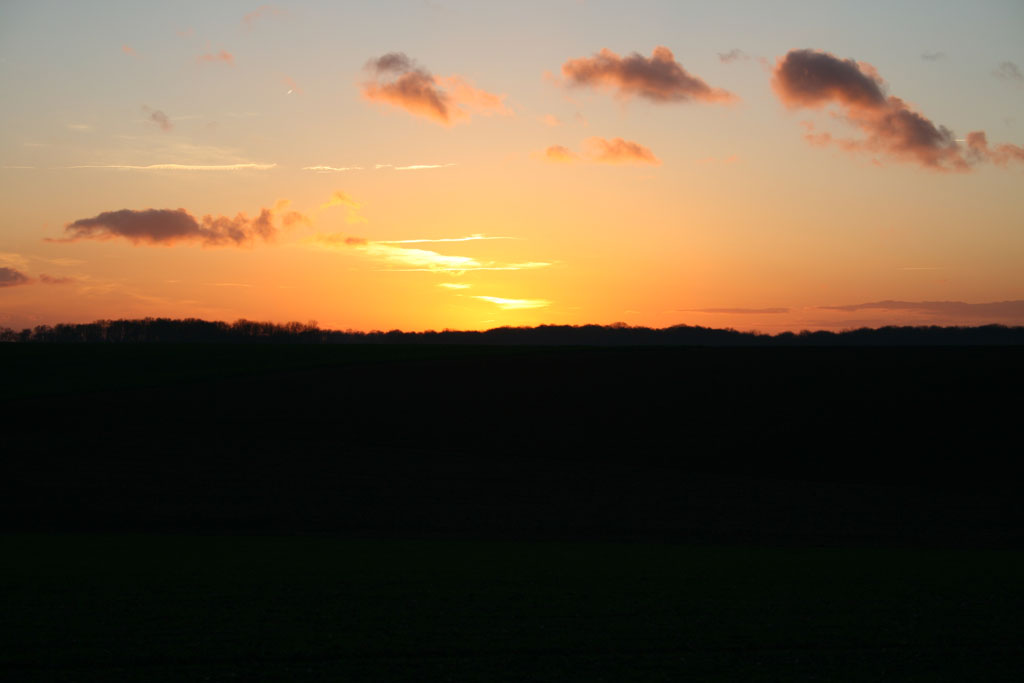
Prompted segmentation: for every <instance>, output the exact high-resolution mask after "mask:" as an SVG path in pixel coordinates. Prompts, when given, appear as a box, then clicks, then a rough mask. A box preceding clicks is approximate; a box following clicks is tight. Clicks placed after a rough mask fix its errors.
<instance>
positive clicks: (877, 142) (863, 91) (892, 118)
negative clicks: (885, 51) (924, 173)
mask: <svg viewBox="0 0 1024 683" xmlns="http://www.w3.org/2000/svg"><path fill="white" fill-rule="evenodd" d="M772 87H773V88H774V90H775V93H776V94H777V95H778V97H779V99H780V100H781V101H782V103H783V104H785V105H786V106H787V107H789V108H794V109H795V108H808V109H821V108H823V107H826V106H828V105H830V104H834V105H836V106H838V107H839V109H840V111H841V114H842V116H841V117H840V118H841V119H843V120H845V121H846V122H847V123H849V124H852V125H854V126H856V127H857V128H859V129H860V130H861V131H862V132H863V133H864V138H863V139H859V140H853V139H835V138H833V137H832V135H831V134H829V133H820V134H815V133H812V132H808V134H807V136H806V139H807V140H808V141H809V142H811V143H812V144H815V145H828V144H832V143H835V144H837V145H838V146H839V147H840V148H842V149H845V150H848V151H868V152H875V153H880V154H883V155H887V156H889V157H892V158H893V159H896V160H898V161H908V162H912V163H917V164H919V165H921V166H923V167H925V168H930V169H934V170H940V171H948V170H955V171H967V170H969V169H970V167H971V164H972V163H974V162H977V161H982V160H988V159H993V160H994V158H995V157H993V156H990V155H987V153H986V152H985V148H983V147H982V146H980V145H979V146H977V148H976V149H972V150H970V154H969V155H968V156H965V154H964V152H965V151H966V150H965V149H964V148H963V147H961V146H960V145H959V144H958V142H957V140H956V139H955V138H954V136H953V133H952V132H951V131H950V130H948V129H947V128H946V127H944V126H939V125H936V124H934V123H932V121H930V120H929V119H927V118H926V117H924V116H923V115H922V114H920V113H918V112H916V111H914V110H913V109H911V108H910V106H909V105H908V104H907V103H906V102H904V101H903V100H902V99H900V98H898V97H894V96H890V95H887V94H886V92H885V82H884V81H883V80H882V78H881V77H880V76H879V75H878V72H877V71H876V70H875V68H874V67H873V66H871V65H870V64H866V63H864V62H855V61H853V60H852V59H839V58H838V57H835V56H834V55H831V54H829V53H827V52H821V51H818V50H791V51H790V52H788V53H787V54H786V56H785V57H780V58H779V59H778V60H777V61H776V65H775V70H774V73H773V78H772ZM807 125H808V127H809V129H810V130H813V125H812V124H807ZM982 135H984V134H983V133H982ZM1009 147H1011V148H1013V146H1012V145H1011V146H1009ZM1007 158H1016V157H1015V156H1014V155H1012V154H1010V155H1009V156H1008V157H1007Z"/></svg>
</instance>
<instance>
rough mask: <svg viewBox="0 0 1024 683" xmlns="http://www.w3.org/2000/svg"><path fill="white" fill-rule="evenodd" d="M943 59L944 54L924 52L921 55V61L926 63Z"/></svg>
mask: <svg viewBox="0 0 1024 683" xmlns="http://www.w3.org/2000/svg"><path fill="white" fill-rule="evenodd" d="M945 58H946V53H945V52H924V53H922V54H921V59H923V60H925V61H926V62H937V61H939V60H942V59H945Z"/></svg>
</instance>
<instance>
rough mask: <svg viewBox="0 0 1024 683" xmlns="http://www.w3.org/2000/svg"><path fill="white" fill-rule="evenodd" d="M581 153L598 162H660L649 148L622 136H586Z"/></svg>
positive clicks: (656, 164) (654, 163)
mask: <svg viewBox="0 0 1024 683" xmlns="http://www.w3.org/2000/svg"><path fill="white" fill-rule="evenodd" d="M583 154H584V156H585V157H586V158H587V159H589V160H591V161H593V162H595V163H598V164H653V165H655V166H658V165H660V164H661V159H659V158H658V157H656V156H654V152H652V151H651V150H650V148H648V147H644V146H643V145H641V144H640V143H639V142H631V141H629V140H623V139H622V138H612V139H611V140H605V139H604V138H598V137H593V138H587V139H586V140H584V141H583Z"/></svg>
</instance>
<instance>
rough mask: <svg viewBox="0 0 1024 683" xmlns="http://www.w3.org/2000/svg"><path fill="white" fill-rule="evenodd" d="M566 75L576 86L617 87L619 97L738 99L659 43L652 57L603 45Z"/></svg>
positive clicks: (571, 66) (568, 64)
mask: <svg viewBox="0 0 1024 683" xmlns="http://www.w3.org/2000/svg"><path fill="white" fill-rule="evenodd" d="M562 75H563V76H564V77H565V78H566V79H567V80H568V82H569V84H570V85H573V86H590V87H594V88H599V89H605V90H613V91H615V92H616V94H617V95H618V96H619V97H622V98H624V99H629V98H631V97H634V96H635V97H643V98H645V99H648V100H651V101H652V102H690V101H694V100H696V101H700V102H718V103H728V102H735V101H736V100H737V99H738V98H737V97H736V96H735V95H733V94H732V93H730V92H728V91H727V90H722V89H721V88H712V87H711V86H710V85H708V84H707V83H705V82H704V81H703V80H701V79H700V78H698V77H696V76H694V75H692V74H690V73H688V72H687V71H686V69H684V68H683V65H682V64H680V63H679V62H677V61H676V60H675V56H674V55H673V54H672V51H671V50H669V49H668V48H667V47H661V46H659V47H656V48H654V52H653V53H652V54H651V56H650V57H644V56H643V55H641V54H639V53H637V52H634V53H633V54H631V55H628V56H626V57H620V56H619V55H617V54H615V53H614V52H612V51H611V50H609V49H608V48H603V49H602V50H601V51H600V52H598V53H597V54H595V55H594V56H593V57H580V58H578V59H570V60H569V61H567V62H566V63H565V64H563V65H562Z"/></svg>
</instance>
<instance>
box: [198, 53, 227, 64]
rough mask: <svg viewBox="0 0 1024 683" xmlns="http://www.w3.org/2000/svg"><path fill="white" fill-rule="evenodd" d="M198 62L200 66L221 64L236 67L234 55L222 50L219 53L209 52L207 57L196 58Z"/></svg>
mask: <svg viewBox="0 0 1024 683" xmlns="http://www.w3.org/2000/svg"><path fill="white" fill-rule="evenodd" d="M196 61H197V62H199V63H200V64H216V63H217V62H220V63H222V64H227V65H228V66H234V65H235V57H234V55H232V54H231V53H230V52H228V51H227V50H221V51H220V52H217V53H212V52H208V53H206V54H205V55H199V56H198V57H196Z"/></svg>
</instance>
